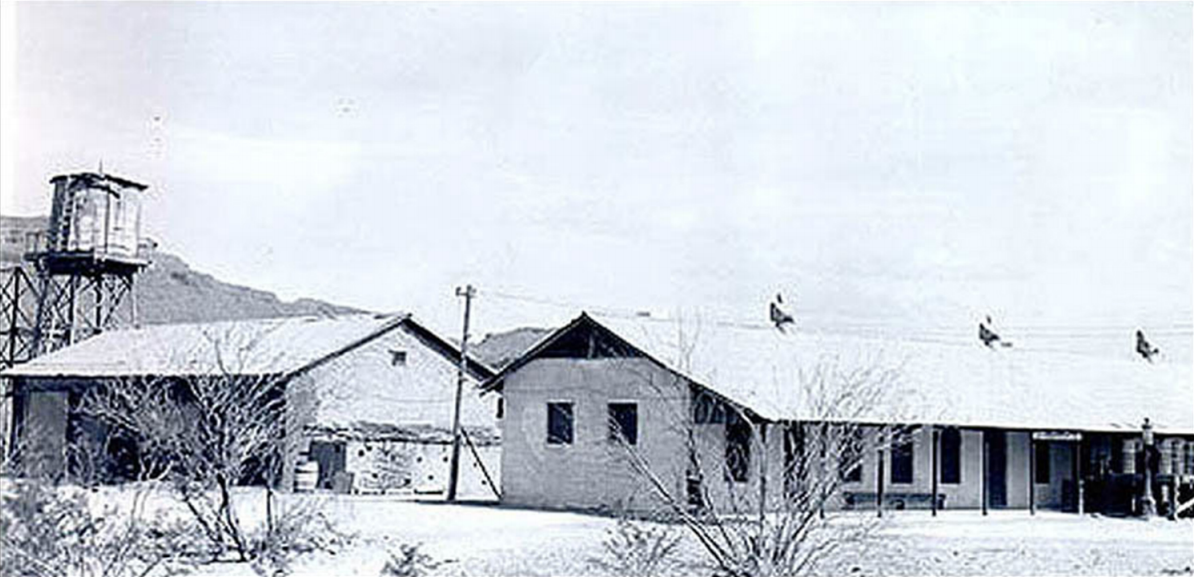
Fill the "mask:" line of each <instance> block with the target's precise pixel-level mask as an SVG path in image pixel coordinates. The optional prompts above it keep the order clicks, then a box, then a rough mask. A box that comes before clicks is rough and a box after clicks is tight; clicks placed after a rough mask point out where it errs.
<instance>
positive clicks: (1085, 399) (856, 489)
mask: <svg viewBox="0 0 1194 577" xmlns="http://www.w3.org/2000/svg"><path fill="white" fill-rule="evenodd" d="M959 345H961V346H959ZM826 364H828V365H831V366H835V367H838V368H840V369H842V370H843V371H845V372H846V373H848V372H849V371H853V370H856V369H857V370H864V371H865V370H874V371H877V372H874V373H871V374H872V376H876V375H888V376H892V377H894V378H890V379H884V380H882V386H883V387H886V390H885V391H884V393H885V394H884V395H883V399H885V400H884V401H883V402H882V403H877V404H876V405H875V406H863V407H862V408H861V409H860V410H857V411H855V412H852V413H851V414H849V415H846V416H840V418H843V419H849V422H851V423H854V424H856V425H858V427H859V429H860V430H867V429H868V428H869V429H874V430H878V431H893V430H900V431H904V432H906V434H905V435H902V436H900V437H898V438H894V437H893V439H894V440H892V441H891V442H889V443H887V444H883V445H880V446H879V447H878V450H875V451H868V452H866V453H865V454H864V455H863V457H862V459H861V462H860V463H859V464H858V466H854V467H850V468H848V469H841V470H839V469H838V468H837V467H829V470H830V471H833V472H832V473H830V474H837V475H841V478H840V485H839V486H838V489H837V491H838V494H837V495H835V496H834V499H833V500H832V501H831V503H832V504H833V505H834V506H836V507H840V508H843V509H849V508H874V507H882V508H914V507H925V508H929V507H933V506H934V504H935V505H936V506H937V507H941V508H945V509H983V510H984V511H985V510H987V509H1028V508H1032V509H1034V510H1035V509H1037V508H1040V509H1054V510H1062V511H1101V512H1108V513H1124V514H1129V513H1132V512H1134V511H1136V510H1137V509H1138V507H1139V496H1140V494H1141V486H1142V484H1143V482H1144V478H1145V476H1144V475H1143V474H1142V473H1143V471H1144V467H1145V463H1149V466H1150V467H1151V478H1152V481H1153V485H1152V489H1153V490H1154V494H1155V498H1156V499H1157V501H1162V500H1163V499H1164V498H1165V497H1166V496H1168V497H1173V498H1177V497H1175V495H1176V493H1173V492H1172V490H1173V488H1174V487H1177V488H1179V490H1180V491H1182V493H1181V494H1182V495H1186V496H1187V497H1184V498H1183V499H1188V498H1189V497H1188V495H1189V494H1190V492H1191V491H1194V380H1192V377H1191V375H1192V373H1191V367H1189V366H1187V365H1181V364H1174V363H1166V362H1159V363H1156V364H1152V363H1148V362H1145V361H1143V360H1140V361H1139V362H1130V361H1127V360H1122V361H1121V360H1111V359H1103V358H1097V357H1091V356H1087V355H1077V354H1065V353H1056V352H1046V351H1039V350H1032V349H1031V348H1029V347H1025V348H1023V349H1021V348H1001V349H989V348H987V347H984V346H982V345H981V344H980V343H978V342H977V341H976V342H975V343H974V345H973V346H968V345H966V344H963V343H941V342H924V341H914V340H906V341H892V340H887V339H883V338H868V337H850V336H841V335H822V334H807V333H802V332H800V331H789V332H781V331H779V330H776V328H775V327H773V326H767V325H760V326H744V325H728V324H718V323H709V324H704V325H699V326H698V325H692V326H688V327H685V326H683V324H682V323H676V322H672V321H666V320H661V319H654V318H650V317H637V318H620V317H606V316H600V317H594V316H590V315H588V314H583V313H582V314H581V315H580V316H579V317H577V318H576V319H575V320H573V321H572V322H570V323H569V324H568V325H566V326H564V327H561V328H559V329H558V330H556V331H554V332H552V333H551V334H549V335H548V336H546V337H545V338H544V339H542V340H541V341H540V342H539V343H538V344H536V345H535V346H534V347H532V348H531V349H530V350H529V351H527V352H526V353H525V354H524V355H523V356H521V357H520V358H518V359H517V360H516V361H514V362H513V363H511V364H510V365H508V366H507V367H506V368H504V369H503V370H501V371H500V372H499V373H498V374H497V375H496V376H495V377H493V378H492V379H490V380H489V381H488V382H487V383H486V384H485V385H484V388H485V389H486V390H487V391H492V392H497V393H500V395H501V397H502V402H503V406H504V409H503V417H502V419H501V429H502V446H503V450H502V466H501V470H502V487H503V492H502V502H503V503H507V504H512V505H519V506H531V507H544V508H572V509H607V510H608V509H616V508H634V509H639V508H651V507H655V506H658V505H659V504H660V503H659V502H658V499H657V498H656V492H655V490H653V488H652V487H651V484H650V483H649V482H648V481H647V479H646V478H645V477H644V476H643V475H642V474H641V470H638V469H636V468H635V467H634V466H633V463H632V461H631V460H630V459H629V458H628V457H627V452H626V445H624V444H623V443H628V444H629V445H632V446H633V450H634V451H635V453H636V454H637V455H638V456H639V457H640V458H641V459H642V461H643V462H645V463H648V464H649V468H650V470H651V471H652V472H653V473H654V474H655V475H656V477H657V478H658V480H659V483H660V484H661V485H662V486H663V487H664V488H665V489H666V490H667V491H668V492H669V493H670V494H672V495H674V496H682V495H688V496H689V497H690V499H689V504H690V505H698V506H702V507H712V508H713V509H716V510H728V507H727V505H728V503H727V502H726V501H727V499H729V498H730V496H731V495H732V494H734V493H735V491H736V490H742V489H745V491H741V492H742V493H745V494H750V493H752V491H753V488H755V487H758V486H759V484H760V482H761V481H762V482H763V483H766V485H767V486H769V487H771V488H773V489H772V490H771V491H770V493H766V494H767V495H768V497H769V498H779V495H781V494H782V493H783V491H782V490H780V489H779V488H780V487H784V486H785V485H784V483H785V479H784V478H783V475H784V474H785V473H784V471H785V470H790V468H788V469H786V465H789V464H791V463H792V462H794V459H795V455H796V454H799V451H801V448H800V447H802V446H803V445H802V443H800V442H799V440H800V439H803V438H804V436H805V435H806V434H807V432H808V431H809V430H810V428H812V427H817V426H822V425H826V423H822V422H818V419H821V420H826V419H827V417H826V415H830V414H832V413H827V412H825V411H824V410H822V409H825V407H817V403H818V402H821V401H822V400H823V399H824V398H826V397H825V395H824V394H825V393H835V392H837V393H840V392H842V391H841V390H838V391H828V390H825V389H819V390H818V389H817V388H816V387H809V386H807V385H808V384H809V383H810V382H814V381H816V379H813V378H811V377H812V376H814V372H815V371H816V370H817V367H823V366H826ZM846 381H848V379H847V380H846ZM843 382H844V381H843ZM843 382H839V380H834V379H828V380H825V381H821V382H819V383H820V384H818V385H817V386H818V387H829V388H833V387H841V386H847V385H844V384H843ZM1146 418H1147V419H1149V420H1150V422H1151V426H1152V427H1153V429H1152V430H1153V432H1154V433H1155V439H1154V441H1155V446H1156V449H1157V450H1156V451H1153V452H1152V453H1150V454H1151V455H1153V456H1155V458H1151V459H1149V458H1146V457H1145V451H1144V450H1143V447H1144V444H1143V439H1142V424H1143V422H1144V420H1145V419H1146ZM843 422H846V421H839V422H838V423H837V425H840V424H841V423H843ZM827 425H828V426H830V427H833V426H835V423H832V422H831V423H827ZM755 435H758V436H760V437H761V438H762V440H763V441H764V442H762V443H759V442H758V441H759V439H757V438H754V436H755ZM694 439H695V442H694ZM781 439H782V442H781ZM768 440H769V441H768ZM751 453H755V454H751ZM760 453H765V454H760ZM805 457H807V456H804V455H802V456H801V458H805ZM806 460H808V461H809V462H811V459H806ZM694 463H696V465H694ZM694 494H695V495H701V494H706V495H709V496H710V497H708V498H706V499H707V500H709V501H712V502H704V503H702V502H700V499H697V500H693V499H691V497H692V496H693V495H694Z"/></svg>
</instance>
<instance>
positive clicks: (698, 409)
mask: <svg viewBox="0 0 1194 577" xmlns="http://www.w3.org/2000/svg"><path fill="white" fill-rule="evenodd" d="M692 411H693V414H692V419H693V422H694V423H696V424H698V425H710V424H714V425H720V424H722V423H724V422H726V407H725V405H724V404H722V402H721V401H718V400H717V398H716V397H714V396H713V395H711V394H709V393H707V392H705V391H695V392H693V401H692Z"/></svg>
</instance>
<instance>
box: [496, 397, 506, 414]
mask: <svg viewBox="0 0 1194 577" xmlns="http://www.w3.org/2000/svg"><path fill="white" fill-rule="evenodd" d="M505 400H506V399H505V397H498V400H497V418H499V419H500V418H502V417H504V416H506V403H505Z"/></svg>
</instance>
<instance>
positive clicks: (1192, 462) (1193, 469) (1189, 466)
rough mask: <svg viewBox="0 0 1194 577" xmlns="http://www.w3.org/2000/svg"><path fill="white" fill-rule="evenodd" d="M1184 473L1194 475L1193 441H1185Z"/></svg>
mask: <svg viewBox="0 0 1194 577" xmlns="http://www.w3.org/2000/svg"><path fill="white" fill-rule="evenodd" d="M1185 470H1186V473H1185V474H1187V475H1194V441H1186V468H1185Z"/></svg>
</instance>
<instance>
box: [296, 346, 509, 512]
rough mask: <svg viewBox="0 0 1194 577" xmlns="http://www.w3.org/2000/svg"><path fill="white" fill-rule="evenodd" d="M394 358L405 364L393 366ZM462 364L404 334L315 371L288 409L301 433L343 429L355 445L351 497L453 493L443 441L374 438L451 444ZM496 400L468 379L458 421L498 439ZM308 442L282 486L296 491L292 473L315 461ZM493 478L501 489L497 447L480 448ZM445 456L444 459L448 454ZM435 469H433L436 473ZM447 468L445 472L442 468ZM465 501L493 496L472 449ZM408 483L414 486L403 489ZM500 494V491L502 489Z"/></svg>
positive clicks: (351, 447) (462, 482) (350, 451)
mask: <svg viewBox="0 0 1194 577" xmlns="http://www.w3.org/2000/svg"><path fill="white" fill-rule="evenodd" d="M395 352H398V353H401V354H403V355H404V357H405V359H404V360H403V361H401V362H395V359H394V355H395ZM457 366H458V365H457V363H456V362H454V361H453V360H452V359H449V358H447V357H445V356H444V355H442V354H440V353H439V352H437V351H436V350H434V349H432V348H430V347H428V346H427V345H426V344H425V343H423V342H422V341H421V340H420V339H418V338H417V337H416V336H414V335H413V334H411V333H409V332H407V331H406V330H405V328H403V327H399V328H397V329H396V330H393V331H390V332H389V333H386V334H385V335H382V336H380V337H379V338H377V339H374V340H373V341H370V342H368V343H365V344H364V345H362V346H360V347H358V348H356V349H353V350H352V351H349V352H348V353H346V354H344V355H343V356H341V357H339V358H337V359H334V360H332V361H331V362H329V363H327V364H324V365H321V366H319V367H316V368H315V369H313V370H311V371H310V372H308V373H306V374H305V375H303V376H302V377H301V378H300V379H298V380H296V383H295V386H293V387H291V388H290V389H289V390H288V394H289V395H290V397H289V403H290V405H291V406H292V407H294V408H295V409H296V411H297V412H298V413H299V415H298V416H297V417H296V419H297V421H298V423H297V424H298V426H296V427H293V429H294V430H303V429H304V428H306V427H308V426H312V425H313V426H317V427H332V428H341V429H344V430H347V431H350V432H351V438H340V439H338V440H339V441H342V442H344V443H346V444H345V447H344V448H345V451H346V459H345V461H346V462H345V470H346V471H347V472H350V473H352V474H353V481H354V484H353V491H354V492H365V493H385V492H407V491H414V490H419V491H421V492H426V493H442V492H443V491H444V490H445V489H446V487H447V479H448V469H449V466H448V463H447V461H444V460H443V459H444V458H446V457H447V455H448V452H449V449H450V445H447V444H444V443H443V442H425V443H424V442H416V441H397V440H391V439H387V438H386V437H384V436H380V437H377V438H372V439H371V438H369V437H368V436H367V434H363V433H362V431H368V430H369V428H370V426H376V425H381V426H394V427H404V428H412V427H421V428H424V429H426V430H427V431H431V432H438V433H440V434H439V435H438V436H439V437H448V438H450V431H451V429H452V419H453V407H454V403H455V394H456V379H457ZM497 402H498V395H488V396H485V397H482V396H481V394H480V392H479V391H478V389H477V381H476V380H475V379H473V378H471V377H470V376H468V375H466V379H465V383H464V388H463V391H462V395H461V410H460V421H461V424H462V426H464V427H467V428H468V429H469V430H470V431H472V430H477V429H485V430H487V431H490V433H491V434H493V435H496V434H498V432H499V429H498V421H497ZM318 437H319V436H318V435H307V436H306V437H305V438H304V439H303V440H302V441H301V443H300V444H299V445H298V446H297V448H296V449H295V450H294V451H292V454H291V456H290V458H289V459H288V461H289V463H288V465H287V466H286V467H285V468H284V470H285V471H286V473H285V477H286V478H285V479H284V483H283V486H284V487H293V486H294V484H293V473H294V467H295V465H297V463H298V462H299V461H303V460H306V459H307V457H308V456H309V446H310V441H311V440H312V439H314V438H318ZM477 448H478V453H480V454H481V460H482V462H484V463H485V465H486V468H487V469H488V471H489V474H490V475H491V476H493V479H494V481H495V482H498V479H499V478H500V476H499V475H498V471H499V469H500V463H499V459H498V458H497V454H498V453H499V452H500V447H499V446H489V447H485V446H478V447H477ZM440 453H443V454H442V455H441V454H440ZM433 463H436V464H435V466H431V465H432V464H433ZM441 465H442V466H441ZM459 470H460V477H459V482H458V485H457V493H458V496H460V497H466V498H478V499H487V498H492V497H493V493H492V491H491V489H489V487H488V486H487V483H488V481H486V479H485V478H484V475H483V474H482V472H481V471H480V469H479V467H477V464H476V459H475V458H474V457H473V456H472V454H471V453H470V452H469V449H468V447H467V446H465V445H462V447H461V458H460V469H459ZM407 479H410V483H409V484H405V483H404V482H405V481H406V480H407ZM499 488H500V487H499Z"/></svg>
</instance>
